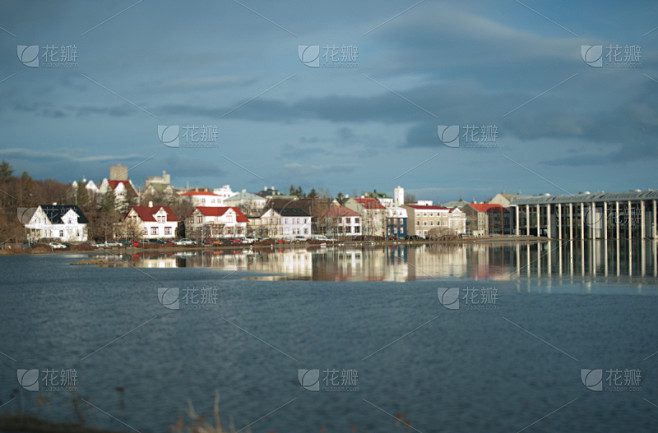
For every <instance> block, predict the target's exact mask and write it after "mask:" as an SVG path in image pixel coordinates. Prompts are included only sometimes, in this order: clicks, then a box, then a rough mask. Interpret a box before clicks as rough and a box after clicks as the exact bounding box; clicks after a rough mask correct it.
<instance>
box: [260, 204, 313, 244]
mask: <svg viewBox="0 0 658 433" xmlns="http://www.w3.org/2000/svg"><path fill="white" fill-rule="evenodd" d="M254 223H255V225H256V226H257V227H258V229H257V230H258V232H259V233H262V235H264V236H268V237H272V238H286V239H294V238H295V237H297V236H302V237H304V238H309V237H310V236H311V215H309V214H308V213H306V212H304V211H303V210H301V209H297V208H280V209H268V210H267V211H266V212H265V213H264V214H263V215H261V217H260V218H259V221H254Z"/></svg>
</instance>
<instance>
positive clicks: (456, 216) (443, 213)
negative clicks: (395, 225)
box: [402, 204, 466, 238]
mask: <svg viewBox="0 0 658 433" xmlns="http://www.w3.org/2000/svg"><path fill="white" fill-rule="evenodd" d="M402 207H403V208H405V209H407V213H408V222H407V229H408V233H409V235H411V236H419V237H421V238H429V237H430V235H431V234H436V235H437V236H452V235H458V234H462V233H466V215H464V213H463V212H462V211H461V210H459V208H446V207H442V206H434V205H419V204H408V205H407V204H406V205H403V206H402ZM430 232H432V233H430Z"/></svg>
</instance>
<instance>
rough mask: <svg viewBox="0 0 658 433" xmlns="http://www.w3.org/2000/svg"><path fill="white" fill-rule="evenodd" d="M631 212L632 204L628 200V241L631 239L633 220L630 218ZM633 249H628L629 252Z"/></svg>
mask: <svg viewBox="0 0 658 433" xmlns="http://www.w3.org/2000/svg"><path fill="white" fill-rule="evenodd" d="M632 211H633V203H631V201H630V200H628V240H629V241H630V240H631V239H633V218H631V214H632ZM632 250H633V249H632V248H630V249H629V251H632Z"/></svg>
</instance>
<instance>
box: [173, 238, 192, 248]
mask: <svg viewBox="0 0 658 433" xmlns="http://www.w3.org/2000/svg"><path fill="white" fill-rule="evenodd" d="M176 245H182V246H186V245H196V242H194V241H193V240H192V239H187V238H183V239H179V240H177V241H176Z"/></svg>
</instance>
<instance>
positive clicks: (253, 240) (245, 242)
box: [242, 237, 256, 244]
mask: <svg viewBox="0 0 658 433" xmlns="http://www.w3.org/2000/svg"><path fill="white" fill-rule="evenodd" d="M254 242H256V239H254V238H250V237H246V238H244V239H242V243H243V244H253V243H254Z"/></svg>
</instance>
